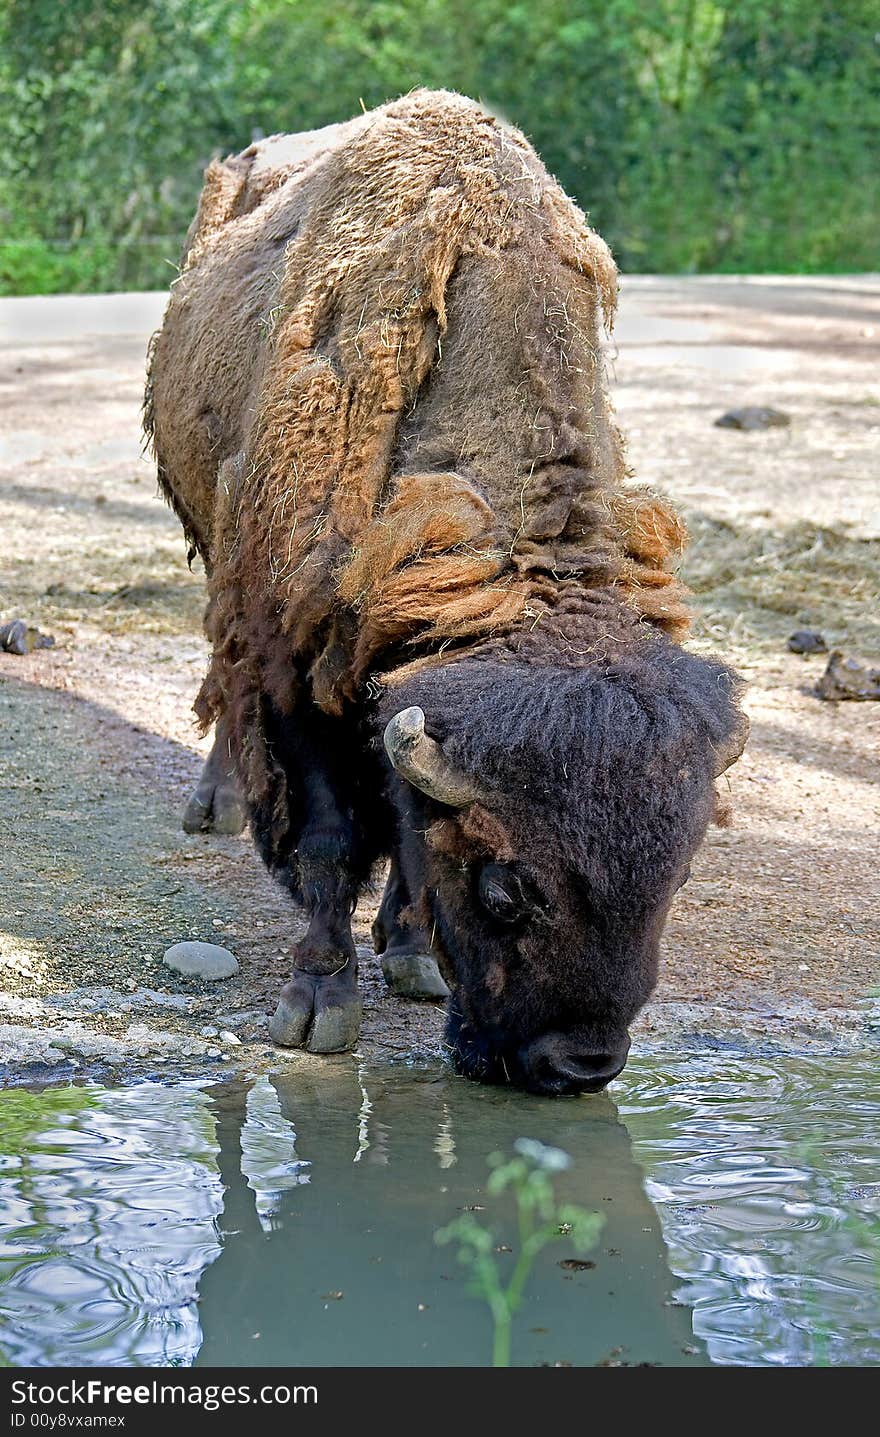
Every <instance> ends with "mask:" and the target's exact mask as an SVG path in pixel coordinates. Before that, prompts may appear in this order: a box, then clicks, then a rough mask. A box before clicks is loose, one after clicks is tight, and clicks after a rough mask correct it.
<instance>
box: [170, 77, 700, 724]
mask: <svg viewBox="0 0 880 1437" xmlns="http://www.w3.org/2000/svg"><path fill="white" fill-rule="evenodd" d="M616 289H617V276H616V269H615V266H614V262H613V260H612V258H611V255H610V253H609V251H608V249H607V247H606V245H605V244H604V242H603V241H602V240H601V239H600V237H599V236H598V235H597V234H595V233H594V232H593V231H592V230H591V229H590V228H589V226H588V224H587V222H586V219H585V217H584V215H583V214H582V213H581V211H580V210H579V209H578V208H577V206H576V205H575V204H574V203H573V202H572V201H571V200H570V199H569V198H568V197H567V196H566V195H565V194H564V193H563V191H562V190H561V189H560V187H559V186H558V184H557V183H556V182H555V181H554V180H553V179H552V177H551V176H550V175H549V174H548V173H547V171H546V170H545V169H544V167H543V165H542V164H541V162H540V160H539V159H538V157H537V155H536V154H535V152H534V150H533V149H532V147H531V146H530V145H529V144H528V142H527V141H526V140H525V139H524V137H523V136H522V135H521V134H519V133H518V132H517V131H516V130H513V129H511V128H510V127H509V126H508V125H506V124H505V123H502V122H501V121H499V120H498V119H496V118H495V117H493V116H492V115H490V114H489V113H487V112H486V111H484V110H483V109H481V108H480V107H479V106H477V105H475V104H474V103H473V102H471V101H469V100H466V99H464V98H462V97H461V96H458V95H453V94H449V93H446V92H427V91H417V92H415V93H413V94H411V95H409V96H407V97H405V98H404V99H402V100H398V101H395V102H394V103H392V104H389V105H385V106H383V107H381V108H380V109H378V110H375V111H372V112H371V113H369V114H366V115H363V116H360V117H358V118H357V119H355V120H353V121H351V122H349V123H348V124H346V125H338V126H331V127H329V128H328V129H327V130H325V131H318V132H315V133H314V134H312V135H305V136H295V137H276V138H274V139H272V140H269V141H264V142H261V143H260V144H258V145H256V146H252V147H251V148H250V149H249V150H246V151H244V152H243V154H242V155H239V156H236V157H234V158H232V159H230V160H227V161H225V162H223V163H216V164H214V165H212V166H211V168H210V169H209V171H208V173H207V176H206V184H205V190H204V193H203V196H202V201H201V204H200V208H199V212H198V215H197V217H196V220H195V222H194V224H193V227H192V229H191V232H190V235H189V237H188V242H187V251H186V254H185V259H184V265H183V270H182V273H181V276H180V278H179V280H178V281H177V283H176V284H175V286H174V289H173V292H172V296H171V299H170V302H169V306H168V310H167V313H166V318H165V322H164V325H163V329H162V331H161V332H160V334H159V335H158V336H157V338H156V341H155V344H154V346H153V349H152V355H151V365H150V376H149V380H148V397H147V405H146V426H147V430H148V432H149V433H150V435H151V437H152V439H153V443H154V446H155V451H156V455H157V460H158V464H159V474H160V481H161V483H162V485H163V487H164V489H165V492H166V494H167V495H168V497H169V498H170V500H171V502H172V503H173V504H174V506H175V508H176V510H177V512H178V513H179V514H180V516H181V519H182V520H183V522H184V525H185V527H186V529H187V532H188V534H189V535H190V537H191V539H192V542H193V544H194V545H195V547H196V548H198V549H199V550H200V551H201V552H202V554H203V556H204V558H205V561H206V564H207V567H208V570H209V592H210V600H209V613H208V631H209V636H210V638H211V639H212V642H213V649H214V653H213V660H212V665H211V670H210V672H209V675H208V678H207V679H206V682H205V685H204V687H203V690H202V694H201V696H200V700H199V704H198V710H199V713H200V715H201V717H202V718H203V720H204V722H205V723H206V724H207V723H209V722H210V721H211V720H212V719H213V718H214V717H216V716H217V714H218V713H219V712H221V711H223V710H224V709H227V708H231V709H232V710H233V711H234V712H235V713H237V715H238V720H237V722H238V725H239V727H241V725H245V726H247V724H248V723H254V722H256V721H257V717H256V715H257V708H256V704H257V697H258V695H259V694H260V693H261V692H264V693H267V694H269V695H270V696H271V698H272V701H273V702H274V703H275V704H276V705H277V706H278V707H279V708H280V709H281V710H282V711H285V712H290V711H291V709H292V707H293V704H294V702H295V700H296V696H297V691H298V688H299V686H301V685H302V684H303V683H304V682H306V683H308V684H309V685H310V687H311V696H312V697H313V699H314V700H315V702H316V703H318V704H319V705H320V706H321V707H322V708H324V709H325V710H326V711H328V712H338V711H340V710H341V709H342V708H343V707H344V705H345V704H346V702H348V701H349V700H351V699H352V698H354V697H355V696H356V695H357V694H358V693H359V691H360V689H361V686H362V685H363V683H364V682H365V680H366V679H367V677H368V676H369V675H371V674H381V675H384V676H386V677H387V676H388V671H389V670H395V669H399V668H400V666H401V665H402V664H405V663H407V662H409V661H415V662H430V661H431V660H432V658H434V657H436V655H437V654H438V653H440V652H441V651H442V652H443V654H444V656H445V657H446V658H449V657H451V656H452V654H454V653H455V652H456V651H459V652H466V651H467V650H468V648H469V646H473V645H474V644H478V643H480V642H481V641H482V640H485V639H487V638H489V637H491V636H497V635H499V634H502V633H504V632H508V631H511V630H515V629H516V628H518V627H520V626H523V625H527V626H531V625H533V624H535V623H537V621H538V619H539V618H540V617H541V615H542V613H543V612H544V611H546V610H552V609H554V608H555V607H556V606H557V605H558V604H560V603H561V604H562V605H563V607H565V608H567V609H568V610H571V609H572V607H573V605H574V607H576V606H577V605H576V595H577V592H578V591H583V590H595V589H596V588H597V587H610V588H611V589H613V590H617V591H618V592H619V593H620V595H621V597H623V598H625V599H626V600H627V602H628V603H630V604H632V605H633V606H634V607H635V608H636V609H637V610H638V611H639V613H640V614H642V615H643V616H644V617H645V618H647V619H648V620H649V621H651V622H652V623H655V624H657V625H659V626H660V627H662V628H664V629H665V630H666V631H667V632H670V633H672V634H673V635H675V636H678V635H680V634H681V633H683V632H684V629H685V627H686V622H687V616H686V613H685V610H684V608H683V604H682V591H681V590H680V588H679V586H678V585H677V584H676V582H675V580H674V579H673V577H672V575H671V572H670V568H671V564H672V562H673V560H674V558H675V556H676V555H677V553H678V551H679V550H680V548H681V547H682V545H683V542H684V537H685V535H684V530H683V527H682V525H681V524H680V522H679V521H678V520H677V518H676V517H675V515H674V514H673V513H672V512H671V510H669V509H668V507H666V506H665V505H664V504H663V503H662V501H660V500H658V499H656V498H655V497H654V496H652V495H650V494H647V493H645V492H644V491H640V490H634V489H630V488H628V487H627V486H626V485H625V477H626V471H625V464H624V458H623V451H622V445H621V441H620V438H619V435H618V432H617V430H616V427H615V425H614V423H613V420H612V417H611V413H610V407H609V404H608V400H607V396H606V389H605V379H604V368H603V361H602V351H601V341H600V328H601V322H602V318H603V315H604V321H605V323H606V325H607V326H609V327H610V325H611V322H612V319H613V314H614V306H615V300H616ZM392 677H393V676H392Z"/></svg>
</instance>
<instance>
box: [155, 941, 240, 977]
mask: <svg viewBox="0 0 880 1437" xmlns="http://www.w3.org/2000/svg"><path fill="white" fill-rule="evenodd" d="M162 962H163V963H164V964H165V966H166V968H171V969H173V970H174V972H175V973H182V974H183V975H184V977H186V978H204V979H205V980H206V981H207V982H209V983H216V982H217V981H219V979H221V978H232V977H234V976H235V974H236V973H237V972H238V959H237V958H236V957H235V956H234V954H232V953H230V951H229V949H228V948H220V947H219V946H218V945H217V944H216V943H197V942H188V943H174V944H173V945H172V946H171V947H170V948H168V949H167V950H166V952H165V955H164V957H163V959H162Z"/></svg>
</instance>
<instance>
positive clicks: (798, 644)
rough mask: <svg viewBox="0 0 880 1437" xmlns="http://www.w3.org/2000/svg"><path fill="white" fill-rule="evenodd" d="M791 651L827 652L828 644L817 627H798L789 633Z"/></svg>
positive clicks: (794, 652) (802, 652)
mask: <svg viewBox="0 0 880 1437" xmlns="http://www.w3.org/2000/svg"><path fill="white" fill-rule="evenodd" d="M788 647H789V651H790V652H791V653H793V654H827V652H828V645H827V644H826V642H825V638H824V636H823V635H822V634H820V633H818V632H817V630H816V629H798V630H797V631H796V632H795V633H793V634H790V635H789V639H788Z"/></svg>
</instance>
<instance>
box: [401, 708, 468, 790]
mask: <svg viewBox="0 0 880 1437" xmlns="http://www.w3.org/2000/svg"><path fill="white" fill-rule="evenodd" d="M384 741H385V750H386V752H387V754H388V757H389V758H390V760H391V762H392V764H393V765H394V768H395V769H396V771H397V772H398V773H399V774H400V776H401V778H405V779H406V780H407V782H408V783H411V784H412V785H413V787H414V788H419V789H421V791H422V793H426V794H427V795H428V797H429V798H436V800H437V802H438V803H446V804H448V805H449V807H450V808H465V807H466V806H467V805H468V804H469V803H473V802H474V800H475V799H476V798H478V797H479V795H478V793H477V790H476V788H475V787H474V785H473V784H472V783H471V782H470V781H469V780H468V778H467V777H466V776H465V775H464V774H463V773H459V772H458V770H457V769H456V768H453V766H452V764H451V763H450V762H449V759H448V758H447V757H446V755H445V753H444V752H443V750H442V748H441V747H440V745H439V743H438V742H437V740H436V739H433V738H431V737H430V736H429V735H428V734H426V733H425V715H424V712H423V711H422V709H420V708H417V707H415V706H414V707H413V708H409V709H401V711H400V713H397V714H395V715H394V718H393V719H391V721H390V723H389V724H388V725H387V727H386V729H385V734H384Z"/></svg>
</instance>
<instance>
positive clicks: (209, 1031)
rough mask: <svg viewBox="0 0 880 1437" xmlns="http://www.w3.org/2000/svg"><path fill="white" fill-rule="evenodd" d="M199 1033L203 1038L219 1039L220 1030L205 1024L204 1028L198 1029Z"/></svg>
mask: <svg viewBox="0 0 880 1437" xmlns="http://www.w3.org/2000/svg"><path fill="white" fill-rule="evenodd" d="M199 1032H200V1033H201V1035H202V1037H203V1038H219V1036H220V1029H219V1028H215V1027H214V1025H213V1024H212V1023H206V1024H205V1026H204V1028H200V1029H199Z"/></svg>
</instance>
